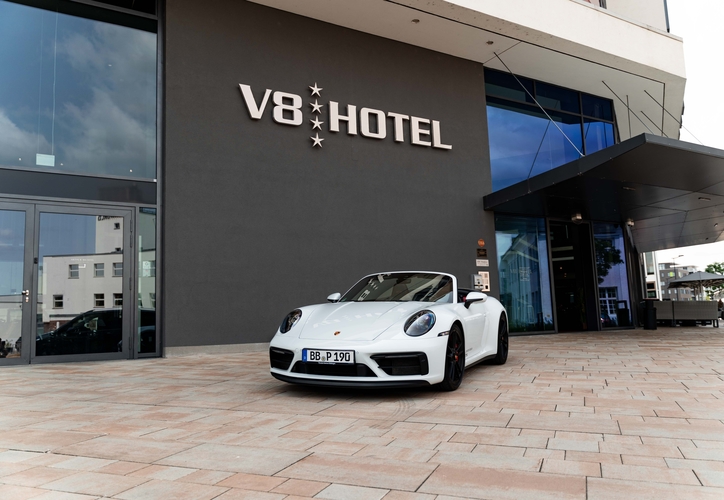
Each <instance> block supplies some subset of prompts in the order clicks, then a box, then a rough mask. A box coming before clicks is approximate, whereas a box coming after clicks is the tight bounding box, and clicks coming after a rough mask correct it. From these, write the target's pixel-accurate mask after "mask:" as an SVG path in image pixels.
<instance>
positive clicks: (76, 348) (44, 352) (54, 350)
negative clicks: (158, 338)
mask: <svg viewBox="0 0 724 500" xmlns="http://www.w3.org/2000/svg"><path fill="white" fill-rule="evenodd" d="M122 337H123V315H122V310H121V309H120V308H118V309H94V310H92V311H87V312H84V313H82V314H79V315H78V316H76V317H75V318H73V319H71V320H70V321H68V322H67V323H65V324H63V325H61V326H60V327H58V328H57V329H55V330H53V331H50V332H47V333H41V334H39V335H37V336H36V337H35V355H36V356H55V355H61V354H90V353H99V352H114V351H117V350H118V344H119V342H121V339H122Z"/></svg>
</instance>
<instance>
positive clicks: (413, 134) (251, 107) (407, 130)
mask: <svg viewBox="0 0 724 500" xmlns="http://www.w3.org/2000/svg"><path fill="white" fill-rule="evenodd" d="M239 88H240V90H241V95H242V98H243V100H244V103H245V104H246V109H247V111H248V112H249V116H250V117H251V118H252V119H253V120H261V119H262V118H263V117H264V113H265V112H266V110H267V108H270V112H271V116H272V118H273V120H274V121H275V122H276V123H279V124H281V125H289V126H292V127H300V126H302V125H304V122H305V118H304V114H305V113H304V111H305V110H306V111H307V116H308V119H309V126H310V127H311V132H312V133H314V136H310V139H311V140H312V147H320V148H321V147H322V141H324V140H325V138H324V137H320V136H319V134H320V132H322V133H323V132H324V131H325V128H323V127H322V125H324V124H325V123H326V124H327V128H326V130H328V131H329V132H337V133H339V132H341V131H342V130H344V131H346V133H347V134H349V135H358V134H359V135H361V136H362V137H367V138H369V139H377V140H384V139H387V137H388V135H389V136H391V137H392V138H393V140H394V141H395V142H409V143H410V144H414V145H416V146H423V147H430V148H436V149H445V150H450V149H452V145H450V144H443V142H442V137H441V125H440V122H439V121H438V120H432V119H429V118H420V117H418V116H411V115H406V114H403V113H395V112H392V111H388V112H385V111H382V110H380V109H373V108H366V107H363V108H360V109H359V110H358V109H357V105H354V104H347V105H345V106H344V109H342V106H340V104H339V102H337V101H329V102H328V103H327V104H324V103H322V104H320V102H319V101H320V99H321V98H322V90H324V89H323V88H321V87H318V86H317V83H316V82H315V83H314V85H310V86H309V89H310V92H311V96H310V98H309V101H308V102H307V106H305V103H304V99H302V96H300V95H298V94H291V93H289V92H282V91H272V90H271V89H266V90H265V92H264V95H263V96H260V99H257V98H256V97H255V96H254V93H253V92H252V89H251V86H249V85H246V84H243V83H241V84H239ZM270 97H271V104H270V103H269V98H270ZM312 99H314V101H313V102H312ZM324 108H327V112H326V113H325V112H324ZM322 118H325V120H324V121H322V120H321V119H322Z"/></svg>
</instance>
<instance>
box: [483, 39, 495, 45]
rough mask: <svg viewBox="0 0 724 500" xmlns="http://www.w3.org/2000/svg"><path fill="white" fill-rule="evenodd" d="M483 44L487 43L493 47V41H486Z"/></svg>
mask: <svg viewBox="0 0 724 500" xmlns="http://www.w3.org/2000/svg"><path fill="white" fill-rule="evenodd" d="M485 43H487V44H488V45H493V44H494V43H495V42H494V41H492V40H488V41H487V42H485Z"/></svg>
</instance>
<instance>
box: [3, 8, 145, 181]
mask: <svg viewBox="0 0 724 500" xmlns="http://www.w3.org/2000/svg"><path fill="white" fill-rule="evenodd" d="M0 68H3V71H1V72H0V166H13V167H25V168H43V169H52V170H60V171H65V172H80V173H92V174H98V175H117V176H124V177H143V178H155V177H156V35H155V34H154V33H148V32H145V31H140V30H136V29H132V28H127V27H123V26H117V25H114V24H109V23H104V22H99V21H93V20H90V19H83V18H79V17H74V16H70V15H66V14H60V13H57V12H51V11H46V10H42V9H38V8H34V7H28V6H26V5H20V4H17V3H12V2H6V1H3V0H0Z"/></svg>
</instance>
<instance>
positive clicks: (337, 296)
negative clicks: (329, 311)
mask: <svg viewBox="0 0 724 500" xmlns="http://www.w3.org/2000/svg"><path fill="white" fill-rule="evenodd" d="M341 298H342V294H341V293H339V292H335V293H333V294H332V295H330V296H329V297H327V302H339V299H341Z"/></svg>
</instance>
